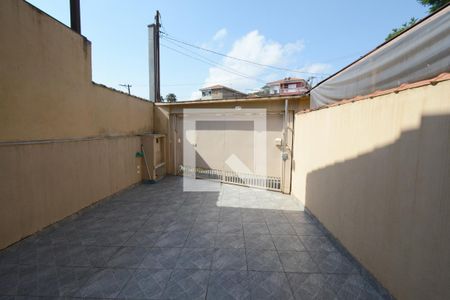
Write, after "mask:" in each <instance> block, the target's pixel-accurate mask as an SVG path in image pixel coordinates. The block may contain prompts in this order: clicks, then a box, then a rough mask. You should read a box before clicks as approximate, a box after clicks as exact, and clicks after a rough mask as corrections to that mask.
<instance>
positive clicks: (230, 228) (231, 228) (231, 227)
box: [217, 221, 244, 234]
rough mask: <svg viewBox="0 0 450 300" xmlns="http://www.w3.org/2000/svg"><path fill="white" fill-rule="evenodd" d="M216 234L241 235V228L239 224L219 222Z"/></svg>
mask: <svg viewBox="0 0 450 300" xmlns="http://www.w3.org/2000/svg"><path fill="white" fill-rule="evenodd" d="M217 232H218V233H220V234H225V233H226V234H242V233H243V232H244V231H243V227H242V223H240V222H227V221H224V222H219V227H218V231H217Z"/></svg>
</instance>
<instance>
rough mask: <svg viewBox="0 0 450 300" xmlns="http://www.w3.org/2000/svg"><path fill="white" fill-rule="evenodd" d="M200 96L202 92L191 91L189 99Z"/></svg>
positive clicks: (195, 98)
mask: <svg viewBox="0 0 450 300" xmlns="http://www.w3.org/2000/svg"><path fill="white" fill-rule="evenodd" d="M201 97H202V92H200V91H194V92H192V93H191V97H190V98H189V100H198V99H200V98H201Z"/></svg>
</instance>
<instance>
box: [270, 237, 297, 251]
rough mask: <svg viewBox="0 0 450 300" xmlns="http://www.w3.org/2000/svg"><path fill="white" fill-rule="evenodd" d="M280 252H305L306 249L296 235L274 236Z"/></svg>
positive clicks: (276, 246) (273, 238)
mask: <svg viewBox="0 0 450 300" xmlns="http://www.w3.org/2000/svg"><path fill="white" fill-rule="evenodd" d="M272 240H273V242H274V244H275V248H277V250H278V251H304V250H305V247H304V246H303V244H302V243H301V242H300V239H299V238H298V237H297V236H295V235H272Z"/></svg>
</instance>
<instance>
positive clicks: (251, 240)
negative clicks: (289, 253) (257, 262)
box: [245, 234, 275, 250]
mask: <svg viewBox="0 0 450 300" xmlns="http://www.w3.org/2000/svg"><path fill="white" fill-rule="evenodd" d="M245 247H246V248H247V249H265V250H275V245H274V244H273V241H272V236H271V235H269V234H254V235H246V236H245Z"/></svg>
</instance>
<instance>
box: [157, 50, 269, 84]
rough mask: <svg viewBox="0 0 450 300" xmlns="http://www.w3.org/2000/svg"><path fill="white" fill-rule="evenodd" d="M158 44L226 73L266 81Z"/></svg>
mask: <svg viewBox="0 0 450 300" xmlns="http://www.w3.org/2000/svg"><path fill="white" fill-rule="evenodd" d="M160 45H161V46H163V47H164V48H167V49H170V50H172V51H175V52H177V53H179V54H181V55H184V56H187V57H190V58H192V59H195V60H198V61H200V62H202V63H204V64H207V65H210V66H213V67H216V68H218V69H221V70H223V71H225V72H228V73H231V74H234V75H238V76H240V77H243V78H247V79H251V80H255V81H259V82H261V83H264V84H265V83H266V81H264V80H261V79H259V78H256V77H252V76H250V75H247V74H244V73H241V72H239V71H236V70H234V69H230V68H227V67H224V66H222V65H219V64H218V63H216V62H214V61H212V60H209V59H207V58H204V57H202V58H199V57H195V56H192V55H189V54H187V53H185V52H182V51H180V50H178V49H175V48H172V47H170V46H167V45H165V44H162V43H161V44H160Z"/></svg>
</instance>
